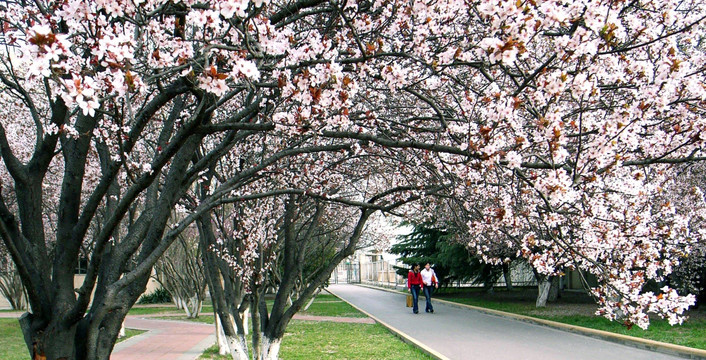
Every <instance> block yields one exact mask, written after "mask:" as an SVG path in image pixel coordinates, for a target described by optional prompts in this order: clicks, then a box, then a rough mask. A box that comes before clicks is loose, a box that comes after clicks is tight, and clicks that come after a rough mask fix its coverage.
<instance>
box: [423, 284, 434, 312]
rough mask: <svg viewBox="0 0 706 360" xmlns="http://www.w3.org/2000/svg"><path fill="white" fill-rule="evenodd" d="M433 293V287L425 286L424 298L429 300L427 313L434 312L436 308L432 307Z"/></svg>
mask: <svg viewBox="0 0 706 360" xmlns="http://www.w3.org/2000/svg"><path fill="white" fill-rule="evenodd" d="M433 293H434V287H433V286H425V287H424V297H425V298H427V308H426V312H430V311H434V307H433V306H432V305H431V294H433Z"/></svg>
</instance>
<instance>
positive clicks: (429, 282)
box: [420, 263, 439, 313]
mask: <svg viewBox="0 0 706 360" xmlns="http://www.w3.org/2000/svg"><path fill="white" fill-rule="evenodd" d="M420 274H421V275H422V288H423V289H424V297H425V298H426V299H427V307H426V309H425V311H426V312H428V313H433V312H434V306H432V304H431V294H432V293H433V292H434V289H438V288H439V278H438V277H437V276H436V273H435V272H434V269H432V268H431V265H430V264H429V263H426V264H425V265H424V270H422V271H421V272H420Z"/></svg>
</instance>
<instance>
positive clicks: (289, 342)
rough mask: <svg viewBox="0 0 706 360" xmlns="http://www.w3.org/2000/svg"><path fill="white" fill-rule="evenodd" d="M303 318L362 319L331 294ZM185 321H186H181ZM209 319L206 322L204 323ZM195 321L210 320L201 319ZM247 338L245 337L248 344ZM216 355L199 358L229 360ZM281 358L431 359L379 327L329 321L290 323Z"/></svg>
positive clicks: (214, 352)
mask: <svg viewBox="0 0 706 360" xmlns="http://www.w3.org/2000/svg"><path fill="white" fill-rule="evenodd" d="M300 313H301V314H305V315H315V316H339V317H365V315H364V314H362V313H360V312H359V311H358V310H356V309H354V308H353V307H351V306H350V305H348V304H347V303H345V302H343V301H341V300H339V299H338V298H337V297H335V296H333V295H327V294H320V295H319V296H317V297H316V300H315V301H314V303H313V304H312V305H311V307H309V309H308V310H307V311H306V312H300ZM183 319H185V318H183ZM206 319H208V320H206ZM195 321H203V322H207V321H211V322H212V321H213V317H212V316H208V317H207V316H203V317H201V318H199V319H198V320H195ZM249 343H250V338H249V337H248V344H249ZM230 358H231V357H230V356H220V355H218V348H217V347H216V346H213V347H211V348H209V349H208V350H206V352H204V354H203V355H202V357H201V359H218V360H224V359H230ZM280 358H281V359H283V360H297V359H302V360H303V359H331V360H333V359H336V360H338V359H357V360H373V359H386V360H387V359H392V360H397V359H399V360H406V359H432V358H431V357H430V356H428V355H426V354H424V353H423V352H421V351H420V350H419V349H417V348H416V347H414V346H412V345H409V344H406V343H404V342H402V341H401V340H400V339H399V338H397V337H396V336H395V335H393V334H391V333H390V332H389V331H387V329H385V328H384V327H382V326H381V325H378V324H352V323H336V322H328V321H320V322H318V321H300V320H293V321H292V322H290V323H289V326H287V332H286V333H285V335H284V339H283V340H282V347H281V350H280Z"/></svg>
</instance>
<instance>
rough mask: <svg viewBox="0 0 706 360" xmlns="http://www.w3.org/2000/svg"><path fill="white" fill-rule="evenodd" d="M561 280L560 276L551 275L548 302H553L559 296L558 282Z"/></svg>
mask: <svg viewBox="0 0 706 360" xmlns="http://www.w3.org/2000/svg"><path fill="white" fill-rule="evenodd" d="M560 280H561V277H560V276H552V279H551V286H549V294H548V295H547V301H548V302H555V301H556V300H557V299H558V298H559V291H560V290H561V289H559V282H560Z"/></svg>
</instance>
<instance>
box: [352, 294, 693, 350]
mask: <svg viewBox="0 0 706 360" xmlns="http://www.w3.org/2000/svg"><path fill="white" fill-rule="evenodd" d="M355 285H356V286H361V287H366V288H370V289H375V290H382V291H387V292H392V293H395V294H401V295H404V293H402V292H399V291H397V290H393V289H388V288H384V287H380V286H374V285H368V284H355ZM434 301H438V302H441V303H444V304H446V305H449V306H454V307H457V308H466V309H472V310H476V311H480V312H483V313H486V314H491V315H496V316H502V317H506V318H511V319H515V320H520V321H524V322H528V323H533V324H537V325H543V326H547V327H551V328H555V329H559V330H564V331H568V332H571V333H575V334H580V335H586V336H590V337H593V338H598V339H603V340H608V341H611V342H615V343H619V344H623V345H627V346H632V347H636V348H639V349H647V350H652V351H656V352H660V353H663V354H668V355H676V356H680V357H684V358H687V359H706V350H701V349H696V348H691V347H688V346H682V345H675V344H669V343H665V342H661V341H655V340H650V339H643V338H638V337H634V336H629V335H623V334H616V333H612V332H609V331H603V330H596V329H591V328H586V327H582V326H577V325H569V324H564V323H560V322H557V321H552V320H545V319H539V318H535V317H532V316H527V315H520V314H513V313H509V312H505V311H500V310H494V309H487V308H483V307H479V306H474V305H467V304H461V303H457V302H453V301H448V300H443V299H439V298H434Z"/></svg>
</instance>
